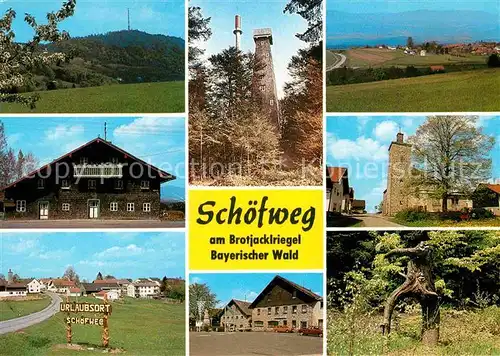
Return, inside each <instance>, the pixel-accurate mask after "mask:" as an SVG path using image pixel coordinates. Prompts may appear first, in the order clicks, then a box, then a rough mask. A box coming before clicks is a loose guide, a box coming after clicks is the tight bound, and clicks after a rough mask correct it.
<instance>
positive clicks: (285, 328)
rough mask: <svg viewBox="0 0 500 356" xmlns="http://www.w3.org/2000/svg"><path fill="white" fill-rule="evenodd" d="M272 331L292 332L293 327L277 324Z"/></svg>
mask: <svg viewBox="0 0 500 356" xmlns="http://www.w3.org/2000/svg"><path fill="white" fill-rule="evenodd" d="M273 331H274V332H275V333H291V332H293V329H292V328H291V327H290V326H287V325H278V326H275V327H274V328H273Z"/></svg>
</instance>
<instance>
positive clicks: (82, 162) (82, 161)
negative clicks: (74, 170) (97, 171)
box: [80, 157, 89, 164]
mask: <svg viewBox="0 0 500 356" xmlns="http://www.w3.org/2000/svg"><path fill="white" fill-rule="evenodd" d="M88 163H89V159H88V158H87V157H80V164H88Z"/></svg>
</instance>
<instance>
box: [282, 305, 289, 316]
mask: <svg viewBox="0 0 500 356" xmlns="http://www.w3.org/2000/svg"><path fill="white" fill-rule="evenodd" d="M286 313H288V306H287V305H285V306H284V307H283V314H286Z"/></svg>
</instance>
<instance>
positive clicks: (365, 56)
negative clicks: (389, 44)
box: [327, 48, 487, 68]
mask: <svg viewBox="0 0 500 356" xmlns="http://www.w3.org/2000/svg"><path fill="white" fill-rule="evenodd" d="M345 54H346V56H347V66H348V67H355V68H366V67H391V66H399V67H406V66H410V65H411V66H415V67H429V66H431V65H450V64H485V63H486V60H487V57H485V56H476V55H472V54H470V55H466V56H465V57H458V56H452V55H448V54H443V55H437V54H428V55H426V56H425V57H421V56H420V55H414V56H411V55H407V54H405V53H404V52H403V50H394V51H392V50H389V49H379V48H353V49H349V50H348V51H346V53H345ZM327 59H328V58H327ZM327 63H328V62H327Z"/></svg>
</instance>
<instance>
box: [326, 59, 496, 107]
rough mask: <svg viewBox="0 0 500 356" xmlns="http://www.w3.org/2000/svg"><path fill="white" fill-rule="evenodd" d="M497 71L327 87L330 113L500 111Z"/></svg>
mask: <svg viewBox="0 0 500 356" xmlns="http://www.w3.org/2000/svg"><path fill="white" fill-rule="evenodd" d="M499 83H500V70H498V69H485V70H475V71H468V72H456V73H446V74H434V75H428V76H424V77H417V78H404V79H395V80H384V81H379V82H371V83H362V84H349V85H335V86H328V87H327V88H326V108H327V111H329V112H386V111H392V112H424V111H426V112H433V111H435V112H437V111H440V112H441V111H449V112H458V111H499V110H500V101H499V100H498V98H499V95H500V86H499Z"/></svg>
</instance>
